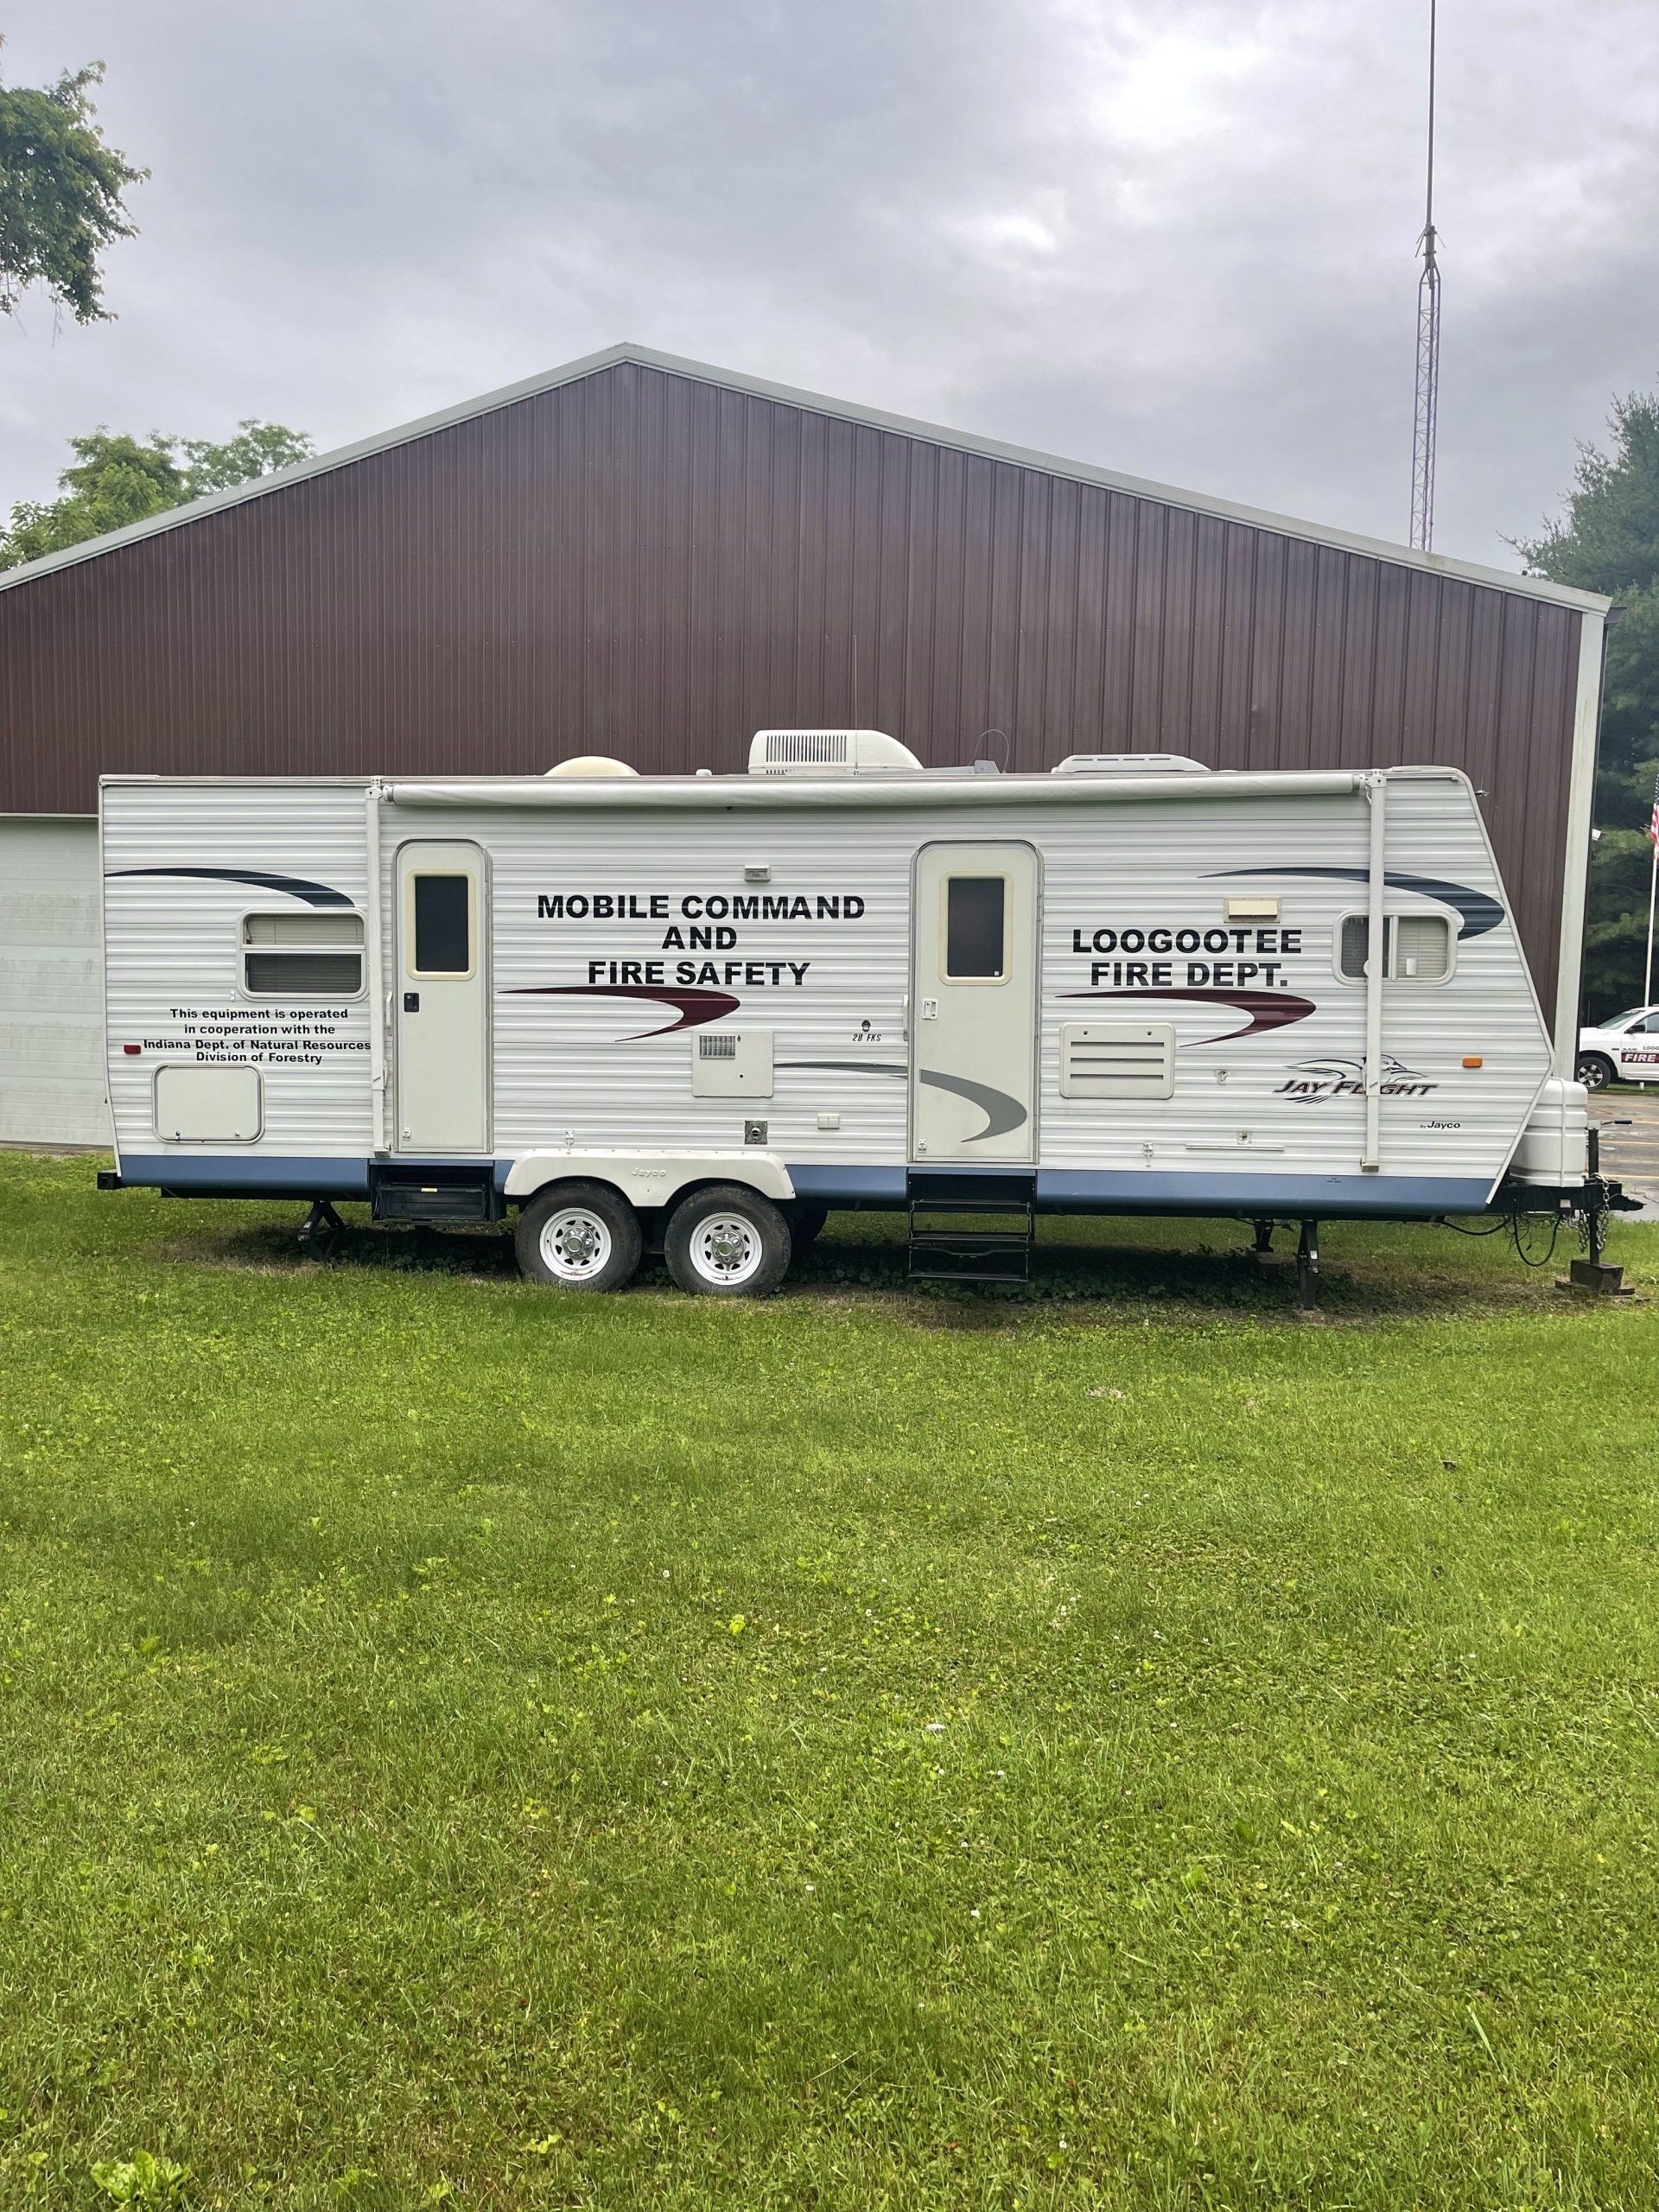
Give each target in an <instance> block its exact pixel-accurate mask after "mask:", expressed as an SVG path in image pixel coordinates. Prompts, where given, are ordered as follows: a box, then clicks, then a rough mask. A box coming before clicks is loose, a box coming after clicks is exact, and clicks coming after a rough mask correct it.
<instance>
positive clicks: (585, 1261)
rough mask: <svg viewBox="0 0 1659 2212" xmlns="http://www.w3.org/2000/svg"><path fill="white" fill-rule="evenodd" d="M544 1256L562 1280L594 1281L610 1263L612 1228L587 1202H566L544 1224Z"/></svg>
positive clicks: (542, 1250)
mask: <svg viewBox="0 0 1659 2212" xmlns="http://www.w3.org/2000/svg"><path fill="white" fill-rule="evenodd" d="M540 1241H541V1253H542V1258H543V1262H545V1264H546V1267H547V1270H548V1273H549V1274H553V1275H556V1276H557V1277H558V1279H559V1281H561V1282H591V1281H593V1279H594V1276H595V1275H597V1274H603V1273H604V1271H605V1269H606V1268H607V1266H608V1265H609V1264H610V1257H611V1232H610V1230H609V1229H608V1228H607V1226H606V1224H605V1223H604V1222H603V1221H602V1220H601V1218H600V1217H599V1215H598V1214H596V1213H594V1212H591V1211H589V1209H588V1207H586V1206H566V1207H564V1208H563V1211H560V1212H558V1213H554V1214H550V1215H549V1216H548V1217H547V1219H546V1220H545V1221H544V1222H543V1224H542V1234H541V1240H540Z"/></svg>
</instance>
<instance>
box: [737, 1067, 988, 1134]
mask: <svg viewBox="0 0 1659 2212" xmlns="http://www.w3.org/2000/svg"><path fill="white" fill-rule="evenodd" d="M778 1065H779V1067H780V1068H829V1069H833V1070H835V1071H836V1072H837V1073H845V1074H857V1075H898V1076H902V1075H907V1074H908V1073H909V1072H910V1071H909V1070H908V1069H907V1068H904V1067H894V1066H893V1065H892V1064H891V1062H889V1061H885V1060H779V1062H778ZM919 1074H920V1077H921V1080H922V1081H923V1082H924V1083H928V1084H932V1086H933V1088H934V1090H948V1091H950V1092H951V1093H952V1094H953V1095H954V1096H956V1097H957V1098H965V1099H966V1100H967V1101H968V1103H969V1105H970V1106H977V1107H978V1108H979V1110H980V1111H981V1113H982V1114H983V1115H984V1116H985V1126H984V1128H982V1129H976V1130H975V1132H974V1134H973V1135H972V1136H970V1137H965V1138H964V1139H963V1142H964V1143H965V1144H979V1143H981V1142H982V1141H983V1140H984V1139H985V1138H986V1137H1002V1136H1007V1134H1008V1132H1009V1130H1010V1129H1017V1128H1019V1127H1020V1124H1021V1123H1022V1122H1026V1121H1027V1120H1028V1119H1029V1118H1030V1116H1029V1115H1028V1114H1027V1109H1025V1107H1023V1106H1022V1105H1021V1104H1020V1101H1019V1100H1018V1099H1017V1098H1010V1097H1009V1096H1008V1094H1007V1091H1006V1090H993V1089H992V1088H991V1086H990V1084H988V1083H969V1080H968V1078H967V1077H966V1076H965V1075H939V1074H938V1073H937V1072H936V1071H934V1070H933V1069H932V1068H923V1069H921V1070H920V1071H919Z"/></svg>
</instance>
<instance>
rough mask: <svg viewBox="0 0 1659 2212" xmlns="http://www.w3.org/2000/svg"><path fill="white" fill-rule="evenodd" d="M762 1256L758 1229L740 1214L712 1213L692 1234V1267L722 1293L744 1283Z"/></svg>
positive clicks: (756, 1270)
mask: <svg viewBox="0 0 1659 2212" xmlns="http://www.w3.org/2000/svg"><path fill="white" fill-rule="evenodd" d="M765 1256H766V1254H765V1249H764V1248H763V1246H762V1244H761V1242H760V1230H758V1229H757V1228H756V1227H755V1225H754V1224H753V1222H752V1221H749V1220H747V1219H746V1218H745V1217H744V1216H743V1215H742V1214H741V1213H711V1214H710V1215H709V1217H707V1219H706V1220H703V1221H700V1222H699V1223H698V1224H697V1225H696V1228H695V1229H694V1230H692V1232H691V1264H692V1265H693V1267H695V1268H696V1271H697V1273H698V1274H700V1275H701V1276H702V1279H703V1281H705V1282H711V1283H718V1284H719V1286H720V1287H721V1289H722V1290H731V1289H734V1288H735V1287H737V1286H738V1285H739V1284H740V1283H746V1282H747V1281H748V1280H749V1278H750V1276H751V1275H753V1274H758V1273H759V1272H760V1262H761V1261H762V1259H764V1257H765Z"/></svg>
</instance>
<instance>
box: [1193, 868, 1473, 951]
mask: <svg viewBox="0 0 1659 2212" xmlns="http://www.w3.org/2000/svg"><path fill="white" fill-rule="evenodd" d="M1210 875H1211V879H1212V880H1213V879H1215V878H1217V877H1221V876H1232V875H1320V876H1328V877H1330V878H1331V879H1332V880H1340V881H1342V882H1344V883H1369V882H1370V869H1369V868H1212V869H1211V871H1210ZM1383 881H1384V882H1385V883H1386V884H1388V886H1389V888H1390V889H1391V890H1395V891H1414V892H1417V893H1419V894H1420V895H1421V897H1423V898H1425V899H1439V900H1440V904H1441V905H1442V906H1454V907H1455V908H1456V909H1457V911H1458V912H1459V914H1460V915H1461V916H1462V917H1463V927H1462V928H1461V929H1460V930H1459V932H1458V934H1459V937H1484V936H1485V934H1486V932H1487V931H1488V930H1495V929H1496V928H1497V925H1498V924H1499V923H1500V922H1501V921H1502V920H1503V902H1502V900H1501V899H1494V898H1493V897H1492V896H1491V893H1488V892H1484V891H1471V889H1470V887H1469V886H1468V885H1467V884H1466V883H1445V882H1442V881H1441V880H1440V877H1439V876H1436V875H1405V874H1401V873H1400V872H1399V871H1398V870H1397V869H1395V868H1385V869H1384V871H1383Z"/></svg>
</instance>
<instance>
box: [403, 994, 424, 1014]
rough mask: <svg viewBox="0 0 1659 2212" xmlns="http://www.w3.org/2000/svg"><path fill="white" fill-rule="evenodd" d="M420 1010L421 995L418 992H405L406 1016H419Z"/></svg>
mask: <svg viewBox="0 0 1659 2212" xmlns="http://www.w3.org/2000/svg"><path fill="white" fill-rule="evenodd" d="M420 1010H421V995H420V993H419V992H418V991H405V992H404V1013H405V1014H418V1013H419V1012H420Z"/></svg>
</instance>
